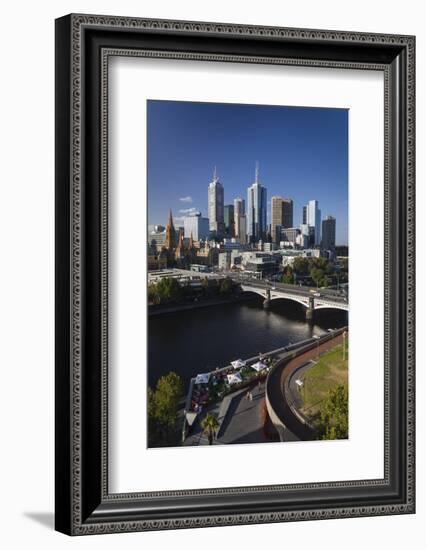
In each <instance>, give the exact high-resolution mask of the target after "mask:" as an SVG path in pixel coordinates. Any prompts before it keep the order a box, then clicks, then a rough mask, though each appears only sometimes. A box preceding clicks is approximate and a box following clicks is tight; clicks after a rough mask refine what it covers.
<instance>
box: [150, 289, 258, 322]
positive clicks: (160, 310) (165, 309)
mask: <svg viewBox="0 0 426 550" xmlns="http://www.w3.org/2000/svg"><path fill="white" fill-rule="evenodd" d="M258 299H259V298H258V297H257V296H251V295H247V294H241V295H237V296H235V295H232V296H230V297H220V298H219V297H217V296H215V297H212V298H202V299H199V300H197V301H193V302H186V303H182V304H165V305H151V306H148V317H157V316H159V315H165V314H166V313H176V312H179V311H189V310H191V309H201V308H205V307H211V306H220V305H225V304H238V303H242V302H251V301H253V300H258Z"/></svg>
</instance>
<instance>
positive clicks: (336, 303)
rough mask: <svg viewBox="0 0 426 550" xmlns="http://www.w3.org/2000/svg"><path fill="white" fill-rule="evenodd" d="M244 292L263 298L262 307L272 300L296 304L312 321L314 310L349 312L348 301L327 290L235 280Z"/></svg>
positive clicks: (267, 305)
mask: <svg viewBox="0 0 426 550" xmlns="http://www.w3.org/2000/svg"><path fill="white" fill-rule="evenodd" d="M235 280H238V282H239V283H240V285H241V290H243V291H244V292H255V293H256V294H259V295H260V296H262V297H263V298H264V302H263V306H264V307H265V308H267V307H269V305H270V303H271V301H272V300H277V299H285V300H292V301H293V302H298V303H299V304H302V305H303V306H304V307H305V308H306V318H307V319H312V318H313V314H314V311H315V310H319V309H340V310H343V311H349V304H348V300H347V299H346V298H345V297H344V296H341V295H339V294H337V293H333V292H332V291H327V290H316V289H312V288H308V287H297V286H295V285H286V284H283V283H269V282H265V281H248V280H241V279H235Z"/></svg>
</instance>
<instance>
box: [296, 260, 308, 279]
mask: <svg viewBox="0 0 426 550" xmlns="http://www.w3.org/2000/svg"><path fill="white" fill-rule="evenodd" d="M293 270H294V271H295V272H296V273H298V274H299V275H307V274H308V273H309V258H304V257H302V256H299V257H297V258H294V262H293Z"/></svg>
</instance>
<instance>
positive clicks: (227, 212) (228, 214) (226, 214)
mask: <svg viewBox="0 0 426 550" xmlns="http://www.w3.org/2000/svg"><path fill="white" fill-rule="evenodd" d="M223 221H224V223H225V232H226V234H227V235H228V237H235V222H234V205H233V204H226V205H225V206H224V208H223Z"/></svg>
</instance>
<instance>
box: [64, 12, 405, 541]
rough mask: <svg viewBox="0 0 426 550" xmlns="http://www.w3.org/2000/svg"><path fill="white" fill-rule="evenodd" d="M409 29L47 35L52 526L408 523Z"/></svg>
mask: <svg viewBox="0 0 426 550" xmlns="http://www.w3.org/2000/svg"><path fill="white" fill-rule="evenodd" d="M414 48H415V40H414V37H412V36H397V35H381V34H363V33H347V32H341V31H322V30H307V29H289V28H277V27H253V26H245V25H229V24H217V23H201V22H187V21H167V20H147V19H137V18H135V19H132V18H127V17H126V18H125V17H115V16H114V17H109V16H92V15H68V16H65V17H63V18H60V19H58V20H57V21H56V529H57V530H59V531H62V532H64V533H67V534H71V535H84V534H90V533H119V532H125V531H143V530H155V529H177V528H187V527H203V526H218V525H237V524H245V523H263V522H282V521H293V520H309V519H327V518H340V517H352V516H371V515H383V514H405V513H413V512H414V509H415V502H414V483H415V482H414V151H415V147H414V137H415V136H414V131H415V113H414V108H415V96H414V67H415V59H414V54H415V52H414Z"/></svg>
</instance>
